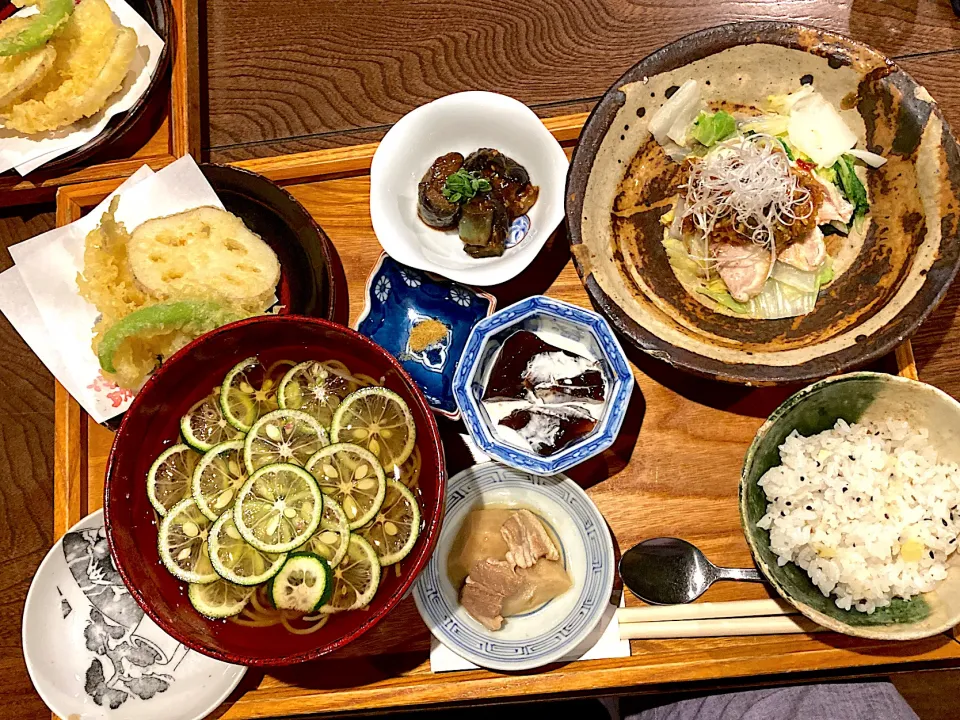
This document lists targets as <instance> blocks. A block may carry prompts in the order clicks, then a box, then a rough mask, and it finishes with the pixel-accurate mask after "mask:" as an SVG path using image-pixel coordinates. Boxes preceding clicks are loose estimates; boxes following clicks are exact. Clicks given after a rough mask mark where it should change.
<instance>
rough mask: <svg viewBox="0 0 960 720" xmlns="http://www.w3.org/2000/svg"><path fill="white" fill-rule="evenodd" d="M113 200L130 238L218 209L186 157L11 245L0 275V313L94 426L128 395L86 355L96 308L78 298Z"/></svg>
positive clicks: (145, 171)
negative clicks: (154, 225)
mask: <svg viewBox="0 0 960 720" xmlns="http://www.w3.org/2000/svg"><path fill="white" fill-rule="evenodd" d="M114 195H120V206H119V208H118V209H117V214H116V219H117V220H118V221H120V222H123V223H124V224H125V225H126V227H127V230H128V231H131V232H132V231H133V230H134V229H135V228H136V227H137V226H138V225H140V224H141V223H143V222H146V221H147V220H150V219H152V218H156V217H162V216H165V215H172V214H174V213H178V212H183V211H185V210H191V209H193V208H197V207H201V206H204V205H212V206H214V207H218V208H221V209H222V208H223V203H221V202H220V199H219V198H218V197H217V194H216V192H214V190H213V188H212V187H211V186H210V183H208V182H207V179H206V178H205V177H204V176H203V173H202V172H200V168H199V167H198V166H197V163H196V162H195V161H194V159H193V158H192V157H190V156H187V157H184V158H181V159H180V160H177V161H176V162H174V163H172V164H170V165H168V166H167V167H165V168H164V169H163V170H160V171H159V172H156V173H155V172H153V170H151V169H150V168H149V167H147V166H143V167H142V168H140V169H139V170H138V171H137V172H136V173H134V174H133V175H132V176H131V177H130V178H129V179H128V180H127V181H126V182H125V183H123V185H121V186H120V187H119V188H118V189H117V190H116V191H115V192H114V193H112V194H111V195H110V196H109V197H107V198H106V199H105V200H104V201H103V202H102V203H100V204H99V205H98V206H97V207H96V208H94V209H93V210H91V211H90V212H89V213H87V214H86V215H84V216H83V217H82V218H80V219H79V220H77V221H75V222H72V223H70V224H69V225H65V226H64V227H60V228H56V229H55V230H50V231H49V232H46V233H43V234H42V235H38V236H36V237H34V238H31V239H30V240H25V241H24V242H22V243H18V244H17V245H13V246H12V247H11V248H10V255H11V256H12V257H13V260H14V262H15V263H16V265H15V266H14V267H12V268H10V269H9V270H7V271H5V272H3V273H0V311H2V312H3V314H4V315H6V316H7V319H8V320H9V321H10V324H11V325H13V327H14V329H16V330H17V332H19V333H20V335H21V336H22V337H23V339H24V340H25V341H26V342H27V344H28V345H29V346H30V347H31V349H33V351H34V352H35V353H36V354H37V356H38V357H39V358H40V359H41V360H42V361H43V363H44V365H46V366H47V368H48V369H49V370H50V372H51V373H53V375H54V377H56V378H57V380H59V381H60V384H62V385H63V386H64V387H65V388H66V389H67V390H68V391H69V392H70V394H71V395H73V396H74V397H75V398H76V399H77V401H78V402H79V403H80V405H81V406H83V409H84V410H86V411H87V413H88V414H89V415H90V416H91V417H93V419H94V420H95V421H96V422H98V423H99V422H103V421H105V420H109V419H110V418H112V417H115V416H117V415H119V414H120V413H122V412H123V411H125V410H126V409H127V408H128V407H129V405H130V403H131V402H132V401H133V397H134V393H132V392H131V391H129V390H123V389H121V388H118V387H117V386H116V385H115V384H114V383H112V382H110V381H108V380H105V379H104V377H103V375H102V374H101V372H100V363H99V362H98V361H97V357H96V355H94V353H93V349H92V348H91V342H92V340H93V325H94V323H95V322H96V320H97V317H98V316H99V313H98V312H97V309H96V307H94V306H93V305H92V304H90V303H88V302H87V301H86V300H84V299H83V298H82V297H80V291H79V289H78V288H77V273H79V272H81V271H82V270H83V251H84V246H85V242H86V237H87V234H88V233H89V232H90V231H91V230H93V229H94V228H95V227H96V226H97V225H98V224H99V223H100V218H101V217H102V216H103V213H104V212H106V211H107V209H108V208H109V206H110V201H111V199H112V198H113V196H114Z"/></svg>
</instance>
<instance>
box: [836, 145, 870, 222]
mask: <svg viewBox="0 0 960 720" xmlns="http://www.w3.org/2000/svg"><path fill="white" fill-rule="evenodd" d="M833 169H834V171H835V172H836V174H837V180H838V181H839V182H838V183H837V184H838V185H839V186H840V189H841V190H843V194H844V195H846V196H847V200H849V201H850V202H851V203H852V204H853V206H854V211H853V216H854V218H855V219H859V218H861V217H863V216H864V215H866V214H867V211H868V210H869V209H870V203H869V202H868V201H867V190H866V188H864V187H863V183H862V182H860V178H858V177H857V173H856V172H855V171H854V163H853V157H852V156H851V155H842V156H841V157H840V159H839V160H837V162H836V163H834V165H833Z"/></svg>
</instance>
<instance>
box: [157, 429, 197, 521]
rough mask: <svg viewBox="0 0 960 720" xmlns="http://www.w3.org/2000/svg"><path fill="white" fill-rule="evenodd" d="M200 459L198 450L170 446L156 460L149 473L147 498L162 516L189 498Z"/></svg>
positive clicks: (179, 445) (182, 445) (183, 446)
mask: <svg viewBox="0 0 960 720" xmlns="http://www.w3.org/2000/svg"><path fill="white" fill-rule="evenodd" d="M199 459H200V454H199V453H198V452H197V451H196V450H194V449H193V448H192V447H190V446H189V445H184V444H183V443H180V444H178V445H174V446H172V447H168V448H167V449H166V450H164V451H163V452H162V453H160V456H159V457H158V458H157V459H156V460H154V462H153V465H151V466H150V472H149V473H147V497H148V498H150V504H151V505H153V509H154V510H156V511H157V513H158V514H159V515H160V517H163V516H164V515H166V514H167V512H168V511H169V510H170V508H172V507H173V506H174V505H176V504H177V503H178V502H180V501H181V500H183V499H184V498H188V497H190V493H191V483H192V479H193V469H194V468H195V467H196V465H197V461H198V460H199Z"/></svg>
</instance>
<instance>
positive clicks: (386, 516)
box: [357, 480, 420, 566]
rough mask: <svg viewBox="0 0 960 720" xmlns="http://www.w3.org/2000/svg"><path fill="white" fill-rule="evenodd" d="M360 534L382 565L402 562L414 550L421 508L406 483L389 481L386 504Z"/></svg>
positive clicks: (384, 502)
mask: <svg viewBox="0 0 960 720" xmlns="http://www.w3.org/2000/svg"><path fill="white" fill-rule="evenodd" d="M357 533H358V534H359V535H361V536H363V538H364V539H365V540H367V541H368V542H369V543H370V544H371V545H372V546H373V549H374V550H375V551H376V553H377V557H379V558H380V564H381V565H383V566H387V565H393V564H394V563H397V562H400V561H401V560H403V559H404V558H405V557H406V556H407V555H409V554H410V551H411V550H412V549H413V546H414V544H416V542H417V537H419V535H420V506H419V505H418V504H417V499H416V497H414V495H413V493H412V492H410V490H408V489H407V487H406V486H405V485H404V484H403V483H399V482H397V481H396V480H388V481H387V493H386V496H385V497H384V499H383V505H381V506H380V510H379V511H378V512H377V514H376V515H375V516H374V517H373V520H371V521H370V522H369V523H368V524H367V525H365V526H364V527H362V528H361V529H360V530H358V531H357Z"/></svg>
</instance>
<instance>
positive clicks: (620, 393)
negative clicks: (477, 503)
mask: <svg viewBox="0 0 960 720" xmlns="http://www.w3.org/2000/svg"><path fill="white" fill-rule="evenodd" d="M519 330H527V331H530V332H532V333H534V334H537V335H539V334H541V333H543V334H544V335H549V336H551V337H552V338H558V339H563V340H564V341H566V344H568V345H576V346H578V347H581V348H583V349H584V350H585V352H586V353H587V354H588V355H589V356H590V359H593V360H596V361H597V362H598V363H599V368H600V372H601V374H602V375H603V380H604V385H605V386H606V397H605V399H604V403H603V409H602V411H601V412H600V416H599V419H598V420H597V422H596V426H595V427H594V428H593V429H592V430H591V431H590V432H589V433H587V434H586V435H584V436H583V437H581V438H579V439H577V440H575V441H573V442H572V443H570V444H569V445H567V446H565V447H563V448H561V449H560V450H558V451H557V452H556V453H554V454H552V455H540V454H538V453H536V452H534V451H533V450H532V449H531V448H529V447H521V446H519V445H517V444H514V443H511V442H508V441H507V440H506V439H504V437H502V436H501V434H500V433H498V431H497V426H496V425H495V423H494V421H493V419H492V418H491V416H490V415H489V414H488V412H487V410H486V408H485V407H484V405H483V403H482V402H481V400H482V398H483V394H484V389H485V387H486V385H487V381H488V380H489V376H490V373H491V370H492V368H493V365H494V363H495V362H496V359H497V355H498V352H499V350H500V348H501V347H502V346H503V343H504V342H505V341H506V340H507V338H509V337H510V336H511V335H513V334H514V333H515V332H517V331H519ZM453 390H454V395H455V396H456V399H457V405H458V407H459V408H460V412H461V413H462V415H463V422H464V424H465V425H466V427H467V431H468V432H469V433H470V437H471V438H472V439H473V441H474V442H475V443H476V444H477V445H478V446H479V448H480V449H481V450H482V451H483V452H484V453H486V454H487V455H489V456H490V457H492V458H494V459H496V460H499V461H500V462H502V463H504V464H506V465H509V466H511V467H514V468H517V469H518V470H524V471H526V472H529V473H533V474H534V475H554V474H556V473H561V472H564V471H566V470H568V469H570V468H571V467H573V466H575V465H578V464H580V463H581V462H583V461H584V460H587V459H589V458H591V457H593V456H595V455H598V454H600V453H602V452H603V451H604V450H606V449H607V448H609V447H610V446H611V445H612V444H613V442H614V440H616V438H617V435H618V434H619V432H620V427H621V426H622V425H623V420H624V417H625V416H626V414H627V406H628V404H629V402H630V395H631V393H632V392H633V371H632V370H631V369H630V363H629V362H628V361H627V356H626V355H625V354H624V352H623V348H622V347H620V343H619V341H618V340H617V338H616V336H615V335H614V333H613V330H611V328H610V325H609V324H607V321H606V320H604V319H603V318H602V317H601V316H600V315H598V314H597V313H595V312H592V311H590V310H586V309H584V308H581V307H578V306H576V305H571V304H570V303H565V302H562V301H560V300H554V299H552V298H548V297H545V296H543V295H535V296H533V297H530V298H527V299H526V300H521V301H520V302H518V303H515V304H513V305H511V306H510V307H507V308H504V309H503V310H500V311H499V312H496V313H494V314H493V315H491V316H490V317H488V318H486V319H484V320H481V321H480V322H479V323H477V325H476V327H474V328H473V330H472V332H471V333H470V337H469V339H468V340H467V343H466V347H465V348H464V351H463V356H462V357H461V358H460V364H459V366H458V367H457V371H456V375H455V376H454V381H453Z"/></svg>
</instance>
